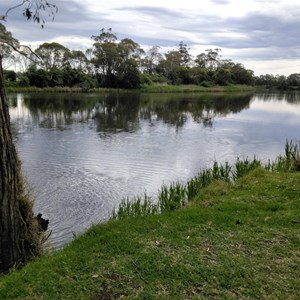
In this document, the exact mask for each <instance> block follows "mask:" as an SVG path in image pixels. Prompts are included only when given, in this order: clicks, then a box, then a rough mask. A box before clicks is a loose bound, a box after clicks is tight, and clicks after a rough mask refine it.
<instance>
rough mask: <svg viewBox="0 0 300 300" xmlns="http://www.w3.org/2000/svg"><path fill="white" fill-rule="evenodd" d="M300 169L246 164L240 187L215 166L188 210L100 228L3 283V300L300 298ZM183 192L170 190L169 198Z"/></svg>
mask: <svg viewBox="0 0 300 300" xmlns="http://www.w3.org/2000/svg"><path fill="white" fill-rule="evenodd" d="M291 149H292V148H288V149H287V150H288V151H287V153H289V152H290V151H291ZM292 153H293V152H292ZM239 163H240V164H241V162H239ZM247 165H248V166H249V165H250V161H248V163H247ZM270 166H271V164H270ZM292 166H293V162H290V163H289V164H288V165H287V164H286V167H285V168H281V167H280V168H279V167H277V168H275V167H274V164H273V165H272V168H271V167H268V166H266V167H262V166H259V164H257V165H255V166H253V167H248V168H247V167H245V166H244V167H241V166H240V165H239V167H240V170H239V174H240V176H237V177H236V179H235V180H233V179H230V180H228V179H226V178H225V177H226V176H227V175H226V174H228V172H227V171H228V167H229V166H227V167H226V166H225V167H222V168H219V169H218V170H217V168H216V166H214V168H215V170H211V171H209V172H211V174H214V176H215V177H214V178H210V179H209V181H206V180H207V178H209V177H210V176H211V175H207V174H208V173H209V172H208V171H207V172H208V173H204V172H202V173H201V174H202V177H201V176H198V177H197V178H198V179H197V180H198V181H199V184H200V183H201V182H202V183H203V182H204V181H205V182H206V184H203V185H202V184H201V188H199V189H198V190H197V192H195V193H194V192H193V193H194V194H193V197H191V199H189V201H188V202H187V203H185V205H184V207H183V208H181V209H171V210H166V211H164V212H163V213H160V214H151V212H149V211H148V212H147V208H146V206H145V208H144V210H145V211H146V212H145V214H148V213H150V214H148V215H144V216H136V217H130V218H125V219H122V220H114V221H110V222H108V223H106V224H101V225H95V226H93V227H92V228H91V229H90V230H88V232H87V233H85V234H84V235H82V236H81V237H79V238H77V239H76V240H75V241H74V242H72V243H71V244H70V245H68V246H66V247H65V248H64V249H63V250H61V251H58V252H56V253H53V254H52V255H49V256H47V257H44V258H41V259H38V260H37V261H35V262H32V263H30V264H29V265H27V266H26V267H24V268H23V269H22V270H18V271H13V272H12V273H11V274H9V275H6V276H2V277H0V299H300V289H299V277H300V234H299V233H300V172H295V171H293V168H292ZM212 169H213V168H212ZM220 170H223V171H220ZM231 170H232V171H233V172H234V170H235V168H234V167H232V169H231ZM241 173H243V174H242V175H241ZM232 174H233V173H232ZM224 175H226V176H225V177H224ZM229 177H230V176H229ZM205 178H206V179H205ZM195 180H196V179H195ZM194 185H195V183H194ZM185 187H186V186H185ZM178 188H179V187H178V185H176V184H174V185H173V187H172V189H169V190H168V189H167V188H163V189H162V191H163V193H166V194H167V195H165V197H166V198H168V197H169V196H170V191H171V190H172V192H171V193H175V195H178V194H180V191H181V189H182V186H181V187H180V191H178ZM193 191H194V190H193ZM190 195H192V193H191V194H190ZM166 198H165V199H166ZM145 199H146V200H148V198H147V196H146V195H145V196H144V197H142V198H141V199H140V204H141V205H142V203H143V201H144V200H145ZM125 202H126V201H125ZM149 203H150V202H149ZM177 203H178V202H177ZM128 209H129V210H130V208H128Z"/></svg>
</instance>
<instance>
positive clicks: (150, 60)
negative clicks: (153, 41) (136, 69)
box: [141, 46, 163, 75]
mask: <svg viewBox="0 0 300 300" xmlns="http://www.w3.org/2000/svg"><path fill="white" fill-rule="evenodd" d="M159 49H160V47H159V46H153V47H151V48H150V49H149V50H148V51H147V52H146V56H145V57H144V58H143V59H142V62H141V67H142V69H143V70H144V71H145V72H147V73H149V74H150V75H153V73H155V72H156V71H157V70H156V69H157V66H158V64H159V63H160V61H161V60H162V59H163V56H162V54H161V53H160V52H159Z"/></svg>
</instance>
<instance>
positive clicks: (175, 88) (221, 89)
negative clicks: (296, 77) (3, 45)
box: [6, 84, 256, 93]
mask: <svg viewBox="0 0 300 300" xmlns="http://www.w3.org/2000/svg"><path fill="white" fill-rule="evenodd" d="M6 90H7V92H8V93H115V92H125V93H128V92H138V93H228V92H231V93H232V92H255V90H256V88H255V87H254V86H248V85H228V86H212V87H203V86H199V85H167V84H161V85H143V86H142V87H141V88H140V89H134V90H132V89H117V88H91V89H89V90H83V89H82V88H81V87H45V88H37V87H7V89H6Z"/></svg>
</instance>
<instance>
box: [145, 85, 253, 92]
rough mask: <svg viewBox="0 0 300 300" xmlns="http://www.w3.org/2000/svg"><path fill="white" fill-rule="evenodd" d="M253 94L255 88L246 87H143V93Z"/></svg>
mask: <svg viewBox="0 0 300 300" xmlns="http://www.w3.org/2000/svg"><path fill="white" fill-rule="evenodd" d="M250 91H251V92H254V91H255V88H254V87H252V86H247V85H229V86H213V87H203V86H200V85H167V84H153V85H143V86H142V88H141V92H143V93H205V92H206V93H207V92H209V93H222V92H250Z"/></svg>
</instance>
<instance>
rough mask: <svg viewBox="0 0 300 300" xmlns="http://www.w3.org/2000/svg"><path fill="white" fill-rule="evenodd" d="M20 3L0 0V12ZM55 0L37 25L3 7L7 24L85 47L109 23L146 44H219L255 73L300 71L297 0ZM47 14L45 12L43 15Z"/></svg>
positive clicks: (34, 40) (37, 38)
mask: <svg viewBox="0 0 300 300" xmlns="http://www.w3.org/2000/svg"><path fill="white" fill-rule="evenodd" d="M20 2H22V1H21V0H1V4H0V15H1V14H4V13H5V12H6V10H7V9H8V8H9V7H11V6H14V5H15V4H18V3H20ZM49 2H50V3H53V4H56V5H57V6H58V9H59V11H58V14H57V15H56V16H55V20H54V22H51V21H48V22H47V23H46V26H45V28H44V29H41V27H40V26H38V25H37V24H32V23H31V22H27V21H26V20H25V18H24V17H22V9H20V8H19V9H15V10H12V11H10V13H9V16H8V18H7V22H5V23H3V24H4V25H5V26H6V28H7V30H9V31H11V32H12V33H13V35H14V36H15V37H16V38H17V39H19V40H20V41H21V42H22V43H23V44H27V45H31V46H34V45H40V44H41V43H43V42H45V41H47V42H51V41H56V42H58V43H61V44H63V45H64V46H66V47H68V48H70V49H81V50H85V49H87V48H88V47H90V46H91V45H92V40H91V38H90V37H91V36H92V35H97V34H98V33H99V31H100V29H101V28H110V27H111V28H112V29H113V32H114V33H116V34H117V37H118V39H122V38H131V39H132V40H134V41H135V42H137V43H139V44H140V45H141V46H142V47H143V48H144V49H145V50H147V49H148V48H149V47H150V46H154V45H158V46H161V47H162V49H163V51H169V50H172V49H176V47H177V46H178V44H179V43H180V41H183V42H184V43H186V44H187V45H188V47H189V48H190V53H191V54H193V55H197V54H200V53H202V52H204V51H205V49H209V48H216V47H217V48H221V50H222V51H221V54H222V56H223V58H224V59H232V60H233V61H234V62H239V63H242V64H244V66H245V67H246V68H248V69H251V70H253V71H254V73H255V75H261V74H267V73H269V74H274V75H276V74H280V75H289V74H291V73H300V33H299V30H300V1H299V0H271V1H270V0H268V1H267V0H185V1H177V0H165V1H164V0H151V1H149V0H126V1H123V0H106V1H99V0H85V1H81V0H66V1H63V0H60V1H58V0H49ZM46 20H47V19H46Z"/></svg>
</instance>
